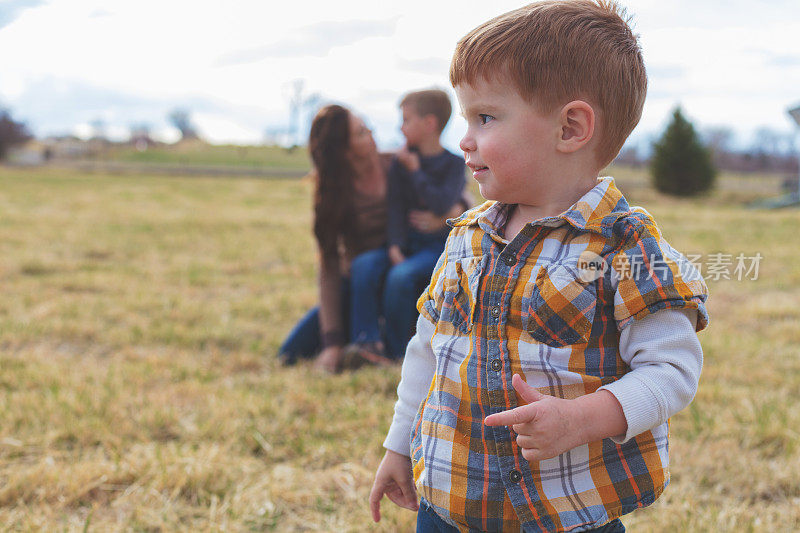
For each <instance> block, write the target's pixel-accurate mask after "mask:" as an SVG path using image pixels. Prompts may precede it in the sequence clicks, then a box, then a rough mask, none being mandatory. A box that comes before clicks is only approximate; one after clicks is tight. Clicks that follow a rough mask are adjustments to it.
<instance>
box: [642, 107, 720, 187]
mask: <svg viewBox="0 0 800 533" xmlns="http://www.w3.org/2000/svg"><path fill="white" fill-rule="evenodd" d="M650 170H651V173H652V175H653V184H654V185H655V187H656V189H658V190H659V191H661V192H663V193H666V194H672V195H674V196H694V195H697V194H700V193H703V192H706V191H708V190H710V189H711V187H713V185H714V178H715V177H716V173H717V172H716V169H715V168H714V164H713V163H712V162H711V152H710V151H709V150H708V149H707V148H706V147H705V146H703V144H702V143H701V142H700V139H699V138H698V135H697V132H696V131H695V129H694V126H692V123H691V122H689V121H688V120H686V118H685V117H684V116H683V113H681V109H680V107H678V108H677V109H675V111H674V113H673V114H672V122H670V124H669V126H667V129H666V130H665V131H664V134H663V135H662V136H661V139H659V140H658V142H656V144H655V145H654V152H653V159H652V161H651V163H650Z"/></svg>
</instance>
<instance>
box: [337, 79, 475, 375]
mask: <svg viewBox="0 0 800 533" xmlns="http://www.w3.org/2000/svg"><path fill="white" fill-rule="evenodd" d="M400 109H401V110H402V113H403V125H402V127H401V131H402V132H403V135H404V136H405V138H406V145H405V146H404V147H403V148H402V149H401V150H400V151H398V152H397V154H396V155H395V157H394V160H393V161H392V164H391V166H390V168H389V173H388V179H389V183H388V192H387V198H386V201H387V211H388V222H387V240H388V243H387V245H388V250H386V249H377V250H372V251H370V252H367V253H365V254H363V255H362V256H359V257H358V258H356V260H355V261H354V262H353V265H352V270H351V280H352V286H351V300H350V301H351V317H352V320H353V322H354V323H356V324H359V329H361V330H362V331H363V333H362V335H361V338H360V339H355V340H356V342H357V344H356V345H355V346H351V347H349V350H353V349H355V350H359V351H366V352H372V353H377V354H378V355H383V354H384V352H385V353H386V355H388V356H389V357H390V358H393V359H399V358H401V357H402V356H403V354H404V353H405V349H406V344H407V343H408V340H409V339H410V338H411V334H412V331H413V328H414V323H415V322H416V316H417V312H416V308H415V303H416V300H417V297H418V296H419V293H420V291H421V290H422V289H423V288H424V287H425V285H427V282H428V281H429V280H430V276H431V273H432V272H433V267H434V265H435V264H436V260H437V259H438V258H439V255H440V254H441V253H442V250H443V249H444V242H445V240H446V239H447V234H448V232H449V228H448V227H447V226H445V225H444V224H442V225H441V226H438V227H436V228H432V231H431V232H428V233H424V232H422V231H418V230H416V229H415V228H414V227H413V226H411V225H410V224H409V218H410V217H411V216H413V215H414V214H415V213H417V212H420V211H428V212H432V213H433V214H435V215H439V216H442V217H443V216H445V215H447V214H450V215H451V216H458V215H460V214H461V213H462V212H463V211H464V209H466V208H467V207H469V206H463V205H462V204H463V202H464V200H463V193H464V185H465V169H464V159H463V157H459V156H457V155H454V154H453V153H451V152H449V151H447V150H445V149H444V148H443V147H442V145H441V143H440V140H439V137H440V136H441V134H442V131H443V130H444V127H445V126H446V125H447V122H448V120H450V113H451V106H450V98H449V97H448V96H447V93H445V92H444V91H441V90H438V89H431V90H425V91H415V92H411V93H408V94H406V95H405V96H404V97H403V99H402V100H401V102H400ZM453 210H455V212H453ZM387 271H388V273H387ZM381 309H382V311H383V317H384V319H385V323H386V328H385V330H386V346H385V347H384V345H383V343H382V342H381V332H380V325H379V323H378V317H379V316H380V315H381V312H380V310H381ZM368 358H369V357H368Z"/></svg>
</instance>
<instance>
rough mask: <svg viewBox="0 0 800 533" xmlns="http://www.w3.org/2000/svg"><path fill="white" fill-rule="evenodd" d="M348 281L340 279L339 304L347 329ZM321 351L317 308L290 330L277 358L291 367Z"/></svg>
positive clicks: (344, 325)
mask: <svg viewBox="0 0 800 533" xmlns="http://www.w3.org/2000/svg"><path fill="white" fill-rule="evenodd" d="M349 300H350V280H349V279H348V278H342V284H341V302H342V311H341V314H342V324H343V327H344V331H347V329H348V312H347V311H348V308H349V305H350V302H349ZM321 350H322V334H321V333H320V327H319V306H317V307H315V308H313V309H312V310H310V311H309V312H307V313H306V314H305V315H304V316H303V318H301V319H300V321H299V322H298V323H297V324H296V325H295V327H294V328H292V331H291V332H289V336H288V337H286V340H285V341H283V344H282V345H281V347H280V349H279V350H278V357H279V358H280V359H282V361H283V363H284V364H287V365H292V364H294V363H296V362H297V360H298V359H307V358H310V357H314V356H315V355H317V354H318V353H319V352H320V351H321Z"/></svg>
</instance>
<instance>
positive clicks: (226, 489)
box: [0, 169, 800, 531]
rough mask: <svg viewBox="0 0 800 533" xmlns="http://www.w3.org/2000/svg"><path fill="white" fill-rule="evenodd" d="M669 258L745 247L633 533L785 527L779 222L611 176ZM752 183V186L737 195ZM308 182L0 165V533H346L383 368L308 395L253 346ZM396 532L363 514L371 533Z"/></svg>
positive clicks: (400, 519) (395, 526)
mask: <svg viewBox="0 0 800 533" xmlns="http://www.w3.org/2000/svg"><path fill="white" fill-rule="evenodd" d="M613 174H615V175H617V176H618V177H619V184H620V186H621V187H622V188H623V190H624V191H626V193H627V194H628V195H629V196H630V197H631V199H632V201H633V202H635V203H641V204H643V205H645V206H646V207H647V208H648V210H649V211H650V212H652V213H653V215H654V216H655V217H656V219H657V220H659V221H660V223H661V226H662V229H663V231H664V234H665V236H666V238H667V239H668V240H669V241H670V242H671V243H672V244H673V245H674V246H675V247H676V248H678V249H679V250H682V251H684V252H694V253H702V254H704V255H707V254H709V253H713V252H722V253H730V254H733V255H736V254H738V253H740V252H742V253H745V254H746V255H752V254H754V253H756V252H761V253H762V255H763V256H764V259H763V260H762V263H761V271H760V276H759V279H758V280H757V281H736V280H723V281H709V287H710V290H711V298H710V300H709V311H710V313H711V316H712V325H711V327H710V328H709V329H708V330H707V331H705V332H703V333H701V335H700V339H701V341H702V343H703V348H704V352H705V367H704V371H703V376H702V379H701V385H700V389H699V392H698V395H697V398H696V399H695V401H694V402H693V404H692V406H691V407H690V408H688V409H686V410H685V411H684V412H682V413H680V414H679V415H677V416H676V417H674V418H673V420H672V424H671V446H670V453H671V458H672V459H671V460H672V464H673V466H672V483H671V486H670V487H669V488H668V489H667V491H666V492H665V495H664V496H663V497H662V498H661V499H660V500H659V501H658V502H657V503H656V504H655V505H654V506H652V507H651V508H649V509H646V510H642V511H638V512H636V513H633V515H629V516H628V517H625V518H624V521H625V523H626V525H627V526H628V527H629V528H630V530H632V531H720V530H721V531H727V530H737V531H739V530H743V531H761V530H776V529H780V530H793V529H797V528H800V446H799V445H800V435H799V434H798V429H797V428H799V427H800V410H798V409H797V408H796V405H795V404H796V403H797V399H798V398H800V348H798V347H800V327H798V323H799V321H800V261H798V259H800V253H799V252H798V249H797V247H796V246H795V245H794V243H796V242H797V228H798V225H800V211H798V210H782V211H762V210H745V209H743V208H742V204H743V203H744V202H747V201H749V200H752V199H754V198H757V197H762V196H769V195H772V194H774V192H775V190H774V189H772V188H771V187H772V186H773V185H774V183H772V181H770V180H771V178H769V177H764V178H762V179H759V181H754V182H750V181H746V182H745V183H747V186H746V187H745V186H742V185H741V183H742V180H744V179H745V178H740V177H737V176H723V179H722V180H721V186H720V189H719V190H717V191H715V192H714V193H712V194H711V195H709V196H708V197H705V198H702V199H692V200H676V199H671V198H666V197H663V196H661V195H658V194H657V193H655V192H654V191H652V190H651V189H650V188H649V187H648V186H647V182H646V180H645V179H644V177H643V176H642V175H641V173H640V172H638V171H635V170H630V169H616V170H614V171H613ZM753 183H755V184H756V185H757V186H754V185H752V184H753ZM311 192H312V191H311V184H310V183H309V182H307V181H303V180H280V181H271V180H263V179H213V178H177V177H171V178H169V179H163V178H161V177H157V176H153V177H150V176H129V177H111V176H104V175H96V174H95V175H80V174H76V173H63V172H59V171H57V170H49V171H36V170H30V171H25V170H18V169H14V170H11V169H0V280H2V282H0V287H2V294H3V298H2V299H0V348H1V349H0V368H2V373H0V410H2V413H3V416H2V417H0V479H1V480H2V484H0V523H2V524H4V525H5V527H6V529H10V530H25V531H27V530H66V531H83V529H84V526H85V525H86V524H87V522H88V523H89V530H90V531H92V530H96V531H108V530H137V531H138V530H148V531H158V530H160V531H198V530H202V531H206V530H223V529H224V530H230V531H264V530H266V531H286V530H299V529H311V530H324V531H364V530H368V529H370V528H371V527H372V526H371V520H370V518H369V513H368V510H367V495H368V492H369V488H370V486H371V483H372V476H373V474H374V471H375V468H376V467H377V465H378V462H379V460H380V457H381V455H382V449H381V442H382V440H383V437H384V435H385V432H386V430H387V429H388V426H389V423H390V420H391V412H392V406H393V404H394V401H395V390H394V389H395V387H396V384H397V380H398V379H399V369H396V368H395V369H390V370H378V369H364V370H360V371H358V372H355V373H350V374H344V375H339V376H333V377H331V376H320V375H316V374H314V373H312V372H311V370H310V368H309V367H308V366H307V365H305V364H301V365H299V366H298V367H295V368H282V367H280V366H279V365H278V364H277V362H276V361H275V357H274V355H275V351H276V349H277V347H278V345H279V343H280V341H281V340H282V338H283V336H284V335H285V334H286V333H287V331H288V330H289V328H290V327H291V326H292V325H293V323H294V322H295V321H296V320H297V319H298V318H299V317H300V316H301V314H302V313H303V312H304V311H305V310H306V309H307V308H308V307H310V306H311V305H313V304H314V303H315V302H316V299H317V289H316V251H315V247H314V242H313V240H312V237H311V231H310V224H311V213H310V211H311V209H310V208H311V200H310V198H311ZM413 523H414V515H413V514H412V513H409V512H407V511H404V510H400V509H397V508H396V507H394V506H393V505H392V504H390V503H389V502H387V501H384V520H383V521H382V522H381V524H380V526H379V527H377V528H373V530H378V531H408V530H411V529H412V528H413Z"/></svg>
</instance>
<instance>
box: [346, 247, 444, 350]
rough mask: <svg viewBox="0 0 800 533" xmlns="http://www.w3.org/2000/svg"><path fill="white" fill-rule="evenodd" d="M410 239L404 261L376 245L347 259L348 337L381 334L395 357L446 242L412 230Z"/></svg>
mask: <svg viewBox="0 0 800 533" xmlns="http://www.w3.org/2000/svg"><path fill="white" fill-rule="evenodd" d="M409 241H410V243H411V244H410V246H409V253H408V255H407V256H406V259H405V261H403V262H402V263H399V264H397V265H394V266H392V265H391V262H390V260H389V253H388V250H387V249H386V248H378V249H375V250H369V251H367V252H364V253H363V254H361V255H359V256H358V257H356V258H355V259H354V260H353V262H352V264H351V265H350V279H351V285H350V340H351V342H360V343H371V342H378V341H380V340H381V339H382V337H385V340H386V342H385V345H386V352H387V355H389V356H390V357H393V358H401V357H403V356H404V355H405V351H406V345H407V344H408V341H409V340H410V339H411V335H413V332H414V325H415V324H416V320H417V305H416V304H417V299H418V298H419V294H420V292H421V291H422V290H423V288H424V287H425V286H426V285H427V284H428V282H429V281H430V278H431V274H432V273H433V268H434V267H435V266H436V261H437V259H439V255H441V253H442V249H443V248H444V243H443V242H442V241H441V240H440V238H438V237H437V238H436V239H431V238H429V237H427V236H422V235H421V234H414V233H412V234H411V235H410V236H409ZM381 316H383V317H384V319H385V320H384V322H385V332H384V335H383V336H382V335H381V325H380V317H381Z"/></svg>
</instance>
